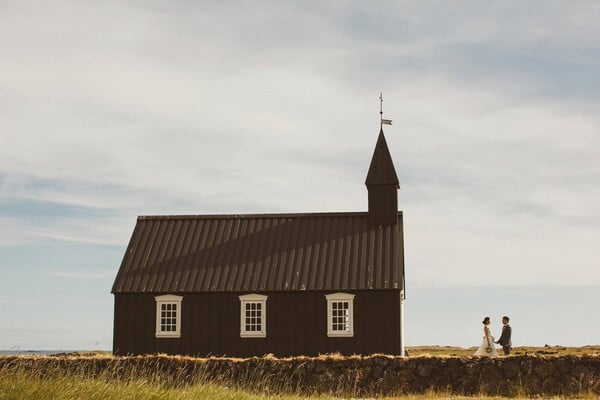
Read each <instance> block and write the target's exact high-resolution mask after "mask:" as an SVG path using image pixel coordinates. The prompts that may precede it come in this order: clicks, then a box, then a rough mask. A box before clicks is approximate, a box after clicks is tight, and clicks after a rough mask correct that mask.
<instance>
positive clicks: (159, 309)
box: [154, 294, 183, 338]
mask: <svg viewBox="0 0 600 400" xmlns="http://www.w3.org/2000/svg"><path fill="white" fill-rule="evenodd" d="M154 299H155V300H156V337H157V338H178V337H181V301H182V300H183V297H182V296H175V295H173V294H164V295H162V296H155V297H154Z"/></svg>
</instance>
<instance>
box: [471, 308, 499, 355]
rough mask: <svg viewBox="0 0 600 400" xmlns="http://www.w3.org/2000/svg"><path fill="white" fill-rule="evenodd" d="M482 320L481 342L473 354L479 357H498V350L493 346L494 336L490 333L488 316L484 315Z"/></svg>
mask: <svg viewBox="0 0 600 400" xmlns="http://www.w3.org/2000/svg"><path fill="white" fill-rule="evenodd" d="M482 322H483V342H482V343H481V346H479V348H478V349H477V351H476V352H475V353H474V354H473V355H474V356H480V357H498V351H497V350H496V347H494V337H493V336H492V335H491V334H490V327H489V325H490V317H485V318H484V319H483V321H482Z"/></svg>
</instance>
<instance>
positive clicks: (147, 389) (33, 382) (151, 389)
mask: <svg viewBox="0 0 600 400" xmlns="http://www.w3.org/2000/svg"><path fill="white" fill-rule="evenodd" d="M309 398H310V399H319V400H328V399H332V400H333V399H336V398H335V397H331V396H322V395H318V394H315V395H314V396H311V397H303V396H297V395H286V394H269V393H251V392H249V391H245V390H241V389H234V388H228V387H224V386H218V385H213V384H207V383H198V384H194V385H190V386H183V387H172V386H169V385H161V384H160V383H157V382H151V381H146V380H142V379H137V380H136V379H132V380H128V381H119V380H107V379H103V378H85V377H70V376H64V375H63V376H48V377H42V376H36V375H32V374H30V373H26V372H22V371H16V372H14V371H13V372H10V371H0V399H1V400H4V399H11V400H75V399H82V400H84V399H85V400H95V399H102V400H117V399H119V400H159V399H160V400H192V399H194V400H196V399H215V400H230V399H231V400H261V399H281V400H300V399H309ZM541 398H543V397H541ZM546 398H548V397H546ZM549 398H551V399H560V397H549ZM579 398H581V399H583V398H588V399H592V398H596V397H595V396H593V395H591V396H589V397H586V396H584V397H579ZM383 399H407V400H431V399H455V400H458V399H468V400H475V399H481V400H496V399H498V400H501V399H508V398H506V397H487V396H475V397H466V396H454V395H448V394H445V393H437V392H431V393H427V394H424V395H409V396H402V397H384V398H383ZM511 399H512V400H515V399H519V398H511Z"/></svg>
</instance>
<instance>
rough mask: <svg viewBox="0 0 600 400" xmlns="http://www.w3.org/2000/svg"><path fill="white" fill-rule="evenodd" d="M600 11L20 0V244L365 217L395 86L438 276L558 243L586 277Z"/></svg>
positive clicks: (15, 184)
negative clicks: (209, 216)
mask: <svg viewBox="0 0 600 400" xmlns="http://www.w3.org/2000/svg"><path fill="white" fill-rule="evenodd" d="M589 5H590V4H588V3H579V4H576V5H561V4H557V3H544V4H537V3H536V6H535V10H531V9H529V8H530V7H532V6H531V5H524V4H522V3H520V2H519V3H517V2H505V3H502V4H492V5H489V4H481V3H477V2H465V3H460V4H454V5H453V6H452V7H451V8H448V7H443V6H440V4H439V3H437V2H420V3H413V2H388V3H384V4H381V5H380V6H379V7H372V6H370V5H369V6H366V5H363V4H360V3H352V2H351V3H348V4H345V5H344V6H340V5H339V4H337V3H334V2H319V3H312V4H311V3H308V4H307V3H300V4H296V5H289V4H286V5H283V4H279V3H261V4H260V5H257V4H250V3H248V4H236V5H228V4H224V3H217V2H214V3H211V2H208V3H207V2H204V3H202V4H196V3H186V4H178V5H165V4H161V3H153V2H150V3H148V2H146V3H143V4H141V3H140V4H135V3H124V2H105V3H102V4H92V3H85V2H84V3H81V2H68V1H66V2H59V3H55V4H53V6H52V7H45V8H44V7H31V6H29V5H26V4H23V3H5V4H4V5H3V6H2V7H3V15H4V16H5V17H4V19H3V22H5V23H3V24H2V26H1V27H0V33H2V35H3V36H2V37H9V35H8V34H10V37H17V38H19V40H14V41H9V42H7V41H4V42H3V51H4V55H5V57H4V58H3V59H4V60H5V62H4V64H3V70H4V73H3V75H2V76H0V104H2V114H3V118H2V120H0V131H2V132H3V134H2V135H0V171H2V176H1V178H0V194H1V195H2V196H3V197H2V198H3V199H8V200H7V201H4V202H3V203H2V204H3V206H2V207H0V217H1V220H0V223H1V224H3V226H4V227H5V228H6V229H4V230H3V232H9V231H10V232H11V234H10V235H6V234H5V235H3V237H0V241H1V242H2V243H4V244H15V243H24V242H32V241H36V240H48V239H54V240H57V241H66V242H70V241H83V242H86V243H99V244H115V245H116V244H117V243H121V244H123V243H126V242H127V239H128V237H129V234H130V230H131V227H132V225H133V223H134V221H135V216H136V215H139V214H177V213H191V214H202V213H213V212H214V213H230V212H231V213H243V212H279V211H281V212H302V211H332V210H335V211H337V210H340V211H342V210H364V209H366V190H365V187H364V185H363V182H364V177H365V174H366V170H367V168H368V165H369V159H370V156H371V152H372V149H373V146H374V142H375V137H376V134H377V130H378V117H379V116H378V111H379V103H378V98H377V97H378V94H379V91H383V92H384V98H385V103H384V111H385V116H386V117H388V118H391V119H393V120H394V125H393V126H392V127H386V135H387V138H388V143H389V145H390V149H391V152H392V155H393V157H394V161H395V164H396V168H397V170H398V175H399V177H400V183H401V186H402V189H401V191H400V202H401V208H402V209H404V210H405V211H406V218H407V227H406V229H407V256H408V260H409V261H411V262H412V263H415V264H417V265H423V266H424V267H423V268H427V269H424V270H423V273H425V272H426V271H429V272H427V274H429V275H423V276H424V277H426V279H442V280H444V281H448V282H450V281H469V282H471V279H475V278H471V277H475V276H476V274H474V272H475V271H476V269H477V267H476V265H479V264H480V263H487V262H488V261H486V260H487V259H493V260H495V261H493V264H494V265H496V266H500V265H501V264H502V263H509V264H511V265H514V269H515V271H517V270H518V269H519V268H521V269H524V268H525V267H528V266H529V265H530V263H529V261H528V259H527V258H526V257H524V256H523V254H525V253H528V254H531V257H530V258H531V259H533V260H535V262H536V265H538V266H536V267H535V268H534V270H535V271H539V270H540V268H542V267H540V266H539V265H545V263H547V262H551V263H552V262H554V261H552V260H549V259H548V257H546V255H545V249H544V246H541V245H539V244H538V243H537V240H539V238H545V239H547V240H548V243H554V244H556V246H559V243H563V246H564V243H569V246H568V247H570V248H571V250H569V252H567V253H566V254H568V256H569V257H573V259H576V260H578V261H577V262H578V266H575V267H574V268H576V269H578V270H579V271H580V272H581V274H583V273H584V272H585V273H586V274H587V273H588V271H590V270H591V269H592V268H591V266H592V265H594V264H593V263H594V262H595V260H597V253H596V252H594V251H593V246H592V248H589V247H588V242H589V238H590V237H591V236H593V233H592V232H593V230H594V229H597V228H598V222H599V219H600V210H599V207H598V205H597V204H600V203H599V202H598V200H600V193H599V192H598V190H597V189H596V186H597V185H595V184H594V182H598V180H599V179H600V170H599V168H598V167H597V160H598V158H599V157H600V154H599V150H598V149H600V143H599V142H600V137H599V136H598V134H597V132H598V131H599V128H600V118H599V117H598V115H600V113H599V111H600V110H599V109H598V102H597V100H598V97H597V96H598V91H597V90H596V87H597V83H598V80H597V79H598V78H597V74H596V72H595V71H597V70H598V67H599V65H598V63H599V59H600V57H599V55H600V48H599V46H598V44H597V42H596V41H594V40H593V39H592V38H595V37H597V36H598V35H599V34H600V32H599V30H600V28H599V27H598V25H597V24H596V23H595V21H596V20H597V18H595V16H597V14H598V11H597V10H596V9H590V8H589V7H588V6H589ZM534 11H535V12H534ZM308 27H310V28H308ZM446 211H448V215H445V212H446ZM47 216H51V217H50V219H49V218H46V217H47ZM411 218H414V220H412V222H411ZM509 221H510V222H509ZM409 222H410V223H411V224H412V225H409ZM512 224H514V225H512ZM490 226H495V227H497V228H498V229H497V230H498V232H493V230H490V229H489V227H490ZM457 227H460V229H458V230H457ZM509 227H510V228H509ZM573 237H578V238H579V239H578V241H577V242H576V243H572V241H571V239H570V238H573ZM417 238H418V240H417ZM511 238H520V239H519V240H518V241H516V239H514V240H515V241H516V242H514V243H513V242H512V240H513V239H511ZM472 243H476V244H477V245H476V248H475V249H474V250H472V251H470V250H471V249H472V247H473V245H472ZM408 244H410V246H408ZM431 247H434V248H436V249H439V250H438V251H436V252H434V253H439V254H444V255H445V256H444V257H442V256H441V255H435V254H434V253H432V252H431V251H430V248H431ZM507 248H509V249H510V254H512V255H509V254H508V253H507V250H506V249H507ZM578 254H579V255H580V256H578ZM446 255H449V256H446ZM551 258H553V259H554V260H561V262H567V261H568V260H567V258H568V257H567V256H566V255H565V256H564V257H562V256H560V255H559V256H557V257H551ZM449 259H452V260H456V261H451V262H450V263H451V264H450V265H452V267H451V268H448V269H446V268H445V267H444V265H446V264H447V263H448V262H449V261H448V260H449ZM463 265H467V267H465V268H466V269H465V270H464V271H463V270H461V269H460V268H463V267H462V266H463ZM511 268H513V267H511ZM556 268H558V267H556ZM447 271H463V272H460V273H458V272H447ZM419 273H420V272H419ZM472 273H473V274H472ZM446 274H447V275H446ZM558 275H559V274H558V273H556V274H554V273H553V274H549V275H548V274H546V275H545V276H546V277H545V278H543V279H547V280H552V281H558V280H560V279H561V278H560V277H559V276H558ZM436 276H437V277H438V278H435V277H436ZM591 276H592V278H591V279H595V280H600V276H598V274H597V273H595V272H591ZM441 277H443V278H441ZM423 279H425V278H423ZM511 279H513V278H511ZM523 279H527V280H530V281H537V277H536V274H535V273H532V274H528V275H527V277H526V278H525V277H523ZM543 279H542V280H543ZM513 281H515V282H516V281H519V279H516V278H514V279H513Z"/></svg>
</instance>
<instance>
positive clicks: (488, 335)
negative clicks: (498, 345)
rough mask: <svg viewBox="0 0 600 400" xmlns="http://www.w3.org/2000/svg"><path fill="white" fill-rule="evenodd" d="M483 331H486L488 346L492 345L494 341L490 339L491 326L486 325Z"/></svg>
mask: <svg viewBox="0 0 600 400" xmlns="http://www.w3.org/2000/svg"><path fill="white" fill-rule="evenodd" d="M483 332H484V333H485V339H486V340H487V343H488V346H490V347H491V346H492V343H491V341H490V328H488V327H487V326H485V327H484V328H483Z"/></svg>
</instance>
